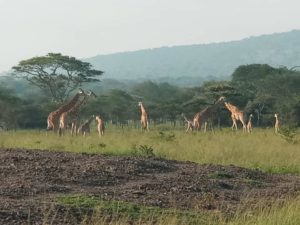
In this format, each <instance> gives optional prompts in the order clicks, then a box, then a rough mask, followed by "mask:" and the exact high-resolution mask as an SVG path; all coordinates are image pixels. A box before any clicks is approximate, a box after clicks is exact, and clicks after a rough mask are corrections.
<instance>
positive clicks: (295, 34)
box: [84, 30, 300, 86]
mask: <svg viewBox="0 0 300 225" xmlns="http://www.w3.org/2000/svg"><path fill="white" fill-rule="evenodd" d="M84 61H87V62H90V63H91V64H92V65H93V66H95V68H97V69H101V70H103V71H105V74H104V76H103V78H109V79H120V80H135V81H137V80H148V79H150V80H154V81H167V82H170V83H173V84H177V85H181V86H182V85H193V84H194V85H199V83H200V82H202V81H204V80H211V79H217V80H219V79H229V77H230V75H231V74H232V72H233V71H234V69H235V68H237V67H238V66H239V65H245V64H253V63H260V64H269V65H271V66H274V67H281V66H286V67H288V68H289V67H293V66H297V65H300V30H293V31H290V32H285V33H274V34H268V35H261V36H257V37H249V38H246V39H242V40H239V41H230V42H222V43H211V44H197V45H186V46H174V47H161V48H155V49H145V50H139V51H133V52H122V53H114V54H109V55H98V56H95V57H92V58H87V59H84ZM195 82H196V83H195ZM198 82H199V83H198Z"/></svg>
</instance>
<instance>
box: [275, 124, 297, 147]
mask: <svg viewBox="0 0 300 225" xmlns="http://www.w3.org/2000/svg"><path fill="white" fill-rule="evenodd" d="M279 134H280V136H281V137H282V138H283V139H284V140H286V142H288V143H290V144H296V143H297V142H299V139H298V138H297V128H296V127H282V128H281V129H280V130H279Z"/></svg>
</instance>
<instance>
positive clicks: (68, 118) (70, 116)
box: [59, 91, 96, 135]
mask: <svg viewBox="0 0 300 225" xmlns="http://www.w3.org/2000/svg"><path fill="white" fill-rule="evenodd" d="M90 96H94V97H96V95H95V93H94V92H92V91H89V92H87V93H85V94H84V97H83V99H82V100H81V101H78V102H77V103H76V104H75V105H74V106H73V107H72V108H70V109H69V110H68V111H66V112H63V113H62V114H61V116H60V118H59V135H62V134H63V133H64V130H65V129H66V127H67V125H68V124H69V123H71V135H73V134H74V133H75V134H76V129H77V126H78V120H79V112H80V110H81V109H82V108H83V106H84V105H85V104H86V103H87V100H88V98H89V97H90Z"/></svg>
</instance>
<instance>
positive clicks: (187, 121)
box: [181, 113, 194, 132]
mask: <svg viewBox="0 0 300 225" xmlns="http://www.w3.org/2000/svg"><path fill="white" fill-rule="evenodd" d="M181 115H182V117H183V118H184V121H185V122H186V123H187V128H186V131H185V132H188V131H193V129H194V124H193V121H192V120H188V119H187V118H186V116H185V115H184V114H183V113H182V114H181Z"/></svg>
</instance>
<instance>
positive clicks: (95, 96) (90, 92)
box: [87, 91, 97, 98]
mask: <svg viewBox="0 0 300 225" xmlns="http://www.w3.org/2000/svg"><path fill="white" fill-rule="evenodd" d="M87 95H88V96H89V97H91V96H93V97H94V98H97V95H96V94H95V93H94V92H92V91H88V93H87Z"/></svg>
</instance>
